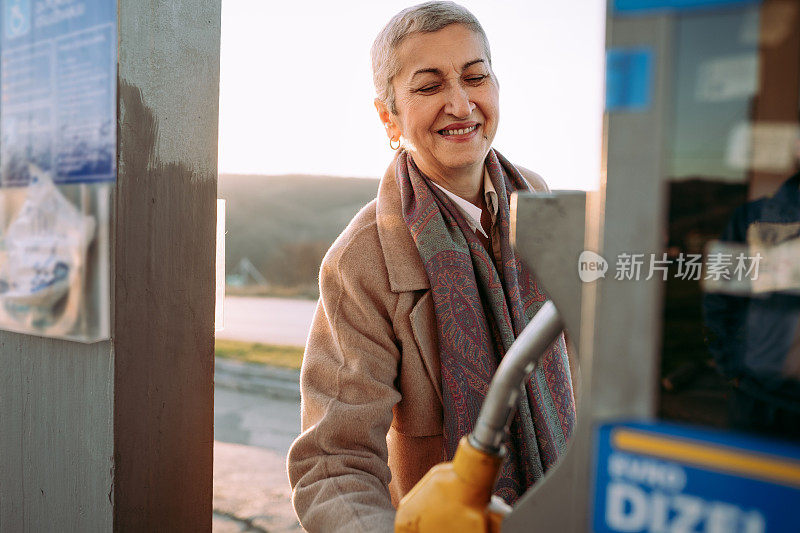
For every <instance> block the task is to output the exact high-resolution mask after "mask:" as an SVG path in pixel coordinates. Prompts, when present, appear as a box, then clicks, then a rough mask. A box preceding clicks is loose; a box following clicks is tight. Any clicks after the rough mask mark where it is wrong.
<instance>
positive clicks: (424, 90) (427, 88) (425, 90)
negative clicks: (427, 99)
mask: <svg viewBox="0 0 800 533" xmlns="http://www.w3.org/2000/svg"><path fill="white" fill-rule="evenodd" d="M438 88H439V85H426V86H425V87H422V88H421V89H417V91H418V92H421V93H432V92H434V91H435V90H436V89H438Z"/></svg>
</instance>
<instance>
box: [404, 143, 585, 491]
mask: <svg viewBox="0 0 800 533" xmlns="http://www.w3.org/2000/svg"><path fill="white" fill-rule="evenodd" d="M396 165H397V166H396V172H395V176H396V179H397V183H398V185H399V188H400V196H401V200H402V210H403V218H404V220H405V223H406V225H407V226H408V229H409V231H410V232H411V236H412V238H413V239H414V242H415V243H416V246H417V250H418V251H419V254H420V257H421V258H422V262H423V265H424V267H425V271H426V273H427V275H428V280H429V281H430V285H431V291H432V297H433V303H434V307H435V312H436V321H437V324H438V336H439V353H440V358H441V371H442V396H443V402H444V442H445V450H444V451H445V455H446V458H447V460H452V458H453V455H454V454H455V450H456V448H457V446H458V442H459V440H460V439H461V437H463V436H464V435H467V434H469V433H470V432H471V431H472V429H473V426H474V424H475V422H476V420H477V417H478V414H479V412H480V408H481V405H482V404H483V401H484V399H485V398H486V393H487V392H488V390H489V384H490V382H491V380H492V376H493V375H494V373H495V371H496V370H497V367H498V365H499V363H500V360H501V359H502V358H503V355H504V354H505V353H506V351H507V350H508V349H509V347H510V346H511V344H512V343H513V342H514V339H515V338H516V337H517V335H519V333H520V332H521V331H522V329H523V328H524V327H525V326H526V325H527V323H528V321H530V319H531V318H532V317H533V315H534V314H536V312H537V311H538V310H539V309H540V308H541V306H542V305H543V304H544V302H545V301H546V296H545V295H544V293H542V292H541V291H540V290H539V288H538V286H537V284H536V281H535V280H534V278H533V276H532V275H531V274H530V273H529V272H528V270H527V268H525V266H524V265H523V264H522V262H521V261H520V260H519V258H517V257H516V254H515V253H514V251H513V249H512V247H511V243H510V239H509V224H510V214H509V198H510V196H511V193H512V192H514V191H516V190H524V191H526V190H529V189H528V185H527V182H526V181H525V179H524V178H523V177H522V175H521V174H520V173H519V171H518V170H517V169H516V168H514V166H513V165H511V164H510V163H509V162H508V161H507V160H506V159H505V158H504V157H503V156H502V155H500V154H499V153H498V152H497V151H495V150H494V149H492V150H490V151H489V154H488V156H487V158H486V168H487V170H488V172H489V177H490V179H491V180H492V184H493V185H494V187H495V190H496V192H497V199H498V210H497V216H496V220H495V224H497V225H498V228H499V232H500V245H501V250H500V252H501V253H500V256H501V261H500V264H499V265H498V266H495V262H494V260H493V259H492V256H491V255H490V253H489V252H488V251H487V250H486V248H484V246H483V245H482V244H481V242H480V240H479V239H478V237H477V236H476V235H475V233H474V232H473V231H472V230H470V229H469V226H468V225H467V222H466V220H465V219H464V217H463V215H462V214H461V212H460V211H459V210H458V209H457V208H456V206H455V205H454V204H453V203H452V202H451V201H450V199H449V198H448V197H447V195H445V194H444V193H443V192H442V191H441V190H439V189H438V188H437V187H435V186H433V184H432V183H431V181H430V179H429V178H428V177H427V176H425V175H424V174H422V173H421V172H420V170H419V169H418V168H417V166H416V165H415V164H414V161H413V159H412V157H411V156H410V155H409V154H408V153H407V152H401V153H400V154H399V155H398V157H397V160H396ZM498 268H499V269H500V272H498ZM525 388H526V391H527V394H524V395H520V401H519V409H518V410H517V412H516V414H515V416H514V419H513V422H512V424H511V431H510V435H509V436H508V438H507V440H506V442H505V446H506V449H507V452H508V453H507V455H506V458H505V460H504V462H503V466H502V469H501V472H500V476H499V478H498V481H497V484H496V486H495V491H494V492H495V494H497V495H498V496H500V497H502V498H503V499H504V500H505V501H506V502H508V503H509V504H513V503H514V502H515V501H516V500H517V499H518V498H519V497H520V496H522V494H523V493H524V492H525V491H526V490H527V489H528V488H529V487H530V486H531V485H533V484H534V483H535V482H536V481H537V480H538V479H540V478H541V477H542V476H543V475H544V473H545V472H546V471H547V469H548V468H550V467H552V466H553V465H554V464H555V463H556V461H557V460H558V458H559V457H560V455H561V454H562V453H563V452H564V450H565V449H566V444H567V441H568V439H569V437H570V435H571V434H572V430H573V427H574V425H575V400H574V397H573V392H572V385H571V377H570V371H569V363H568V359H567V350H566V345H565V342H564V336H563V334H562V335H560V336H559V338H558V339H557V340H556V341H554V342H553V344H552V345H551V346H550V347H549V348H548V350H547V352H546V353H545V355H544V357H543V358H542V359H541V360H540V363H539V365H538V366H537V368H536V370H535V372H534V373H533V374H532V376H531V378H530V380H529V381H528V382H527V384H526V387H525Z"/></svg>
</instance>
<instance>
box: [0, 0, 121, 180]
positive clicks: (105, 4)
mask: <svg viewBox="0 0 800 533" xmlns="http://www.w3.org/2000/svg"><path fill="white" fill-rule="evenodd" d="M0 5H1V6H2V9H0V16H2V25H1V27H2V36H1V37H0V80H2V86H1V87H0V164H1V165H2V166H0V186H21V185H27V184H28V182H29V181H30V172H29V165H31V164H33V165H36V166H37V167H39V168H40V169H42V170H44V171H47V172H49V173H50V175H51V176H52V178H53V181H54V182H55V183H60V184H67V183H86V182H98V181H113V180H114V179H115V178H116V146H117V137H116V128H117V120H116V116H117V113H116V108H117V97H116V84H117V1H116V0H0Z"/></svg>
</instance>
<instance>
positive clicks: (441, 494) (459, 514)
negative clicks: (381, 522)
mask: <svg viewBox="0 0 800 533" xmlns="http://www.w3.org/2000/svg"><path fill="white" fill-rule="evenodd" d="M502 462H503V457H502V455H500V454H489V453H486V452H483V451H481V450H478V449H477V448H475V447H473V446H472V445H471V444H470V443H469V439H468V438H467V437H464V438H462V439H461V441H460V442H459V443H458V449H457V450H456V454H455V456H454V457H453V462H452V463H442V464H439V465H436V466H434V467H433V468H431V469H430V470H429V471H428V473H427V474H425V476H424V477H423V478H422V479H421V480H420V481H419V483H417V484H416V485H415V486H414V488H413V489H411V491H409V492H408V494H406V495H405V497H404V498H403V499H402V500H401V501H400V505H399V506H398V508H397V515H396V517H395V522H394V530H395V532H396V533H426V532H432V533H433V532H436V533H440V532H444V531H458V533H473V532H474V533H478V532H481V533H483V532H488V531H499V530H500V529H499V525H500V522H501V521H502V518H503V515H504V513H505V509H497V510H496V509H495V507H494V505H493V506H492V509H491V510H490V502H491V497H492V489H494V484H495V481H496V480H497V474H498V472H499V471H500V465H501V464H502Z"/></svg>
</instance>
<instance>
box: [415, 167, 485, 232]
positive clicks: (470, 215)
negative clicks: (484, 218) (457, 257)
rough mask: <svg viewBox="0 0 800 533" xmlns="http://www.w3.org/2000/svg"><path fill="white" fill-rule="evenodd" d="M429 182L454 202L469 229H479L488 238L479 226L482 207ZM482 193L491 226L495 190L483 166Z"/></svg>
mask: <svg viewBox="0 0 800 533" xmlns="http://www.w3.org/2000/svg"><path fill="white" fill-rule="evenodd" d="M431 183H433V184H434V185H436V186H437V187H438V188H439V189H440V190H441V191H442V192H443V193H445V194H446V195H447V197H448V198H450V200H451V201H452V202H453V203H454V204H455V206H456V208H457V209H458V210H459V211H460V212H461V214H462V215H464V219H465V220H466V221H467V225H468V226H469V229H471V230H472V231H473V232H475V233H477V232H478V231H480V232H481V235H483V236H484V237H486V238H487V239H488V238H489V236H488V235H487V234H486V231H484V229H483V226H481V215H482V214H483V209H481V208H480V207H478V206H477V205H475V204H473V203H472V202H468V201H467V200H464V199H463V198H461V197H460V196H458V195H457V194H454V193H452V192H450V191H448V190H447V189H445V188H444V187H442V186H441V185H439V184H438V183H434V182H433V181H431ZM483 194H484V198H485V199H486V207H487V208H488V209H489V214H491V215H492V226H494V221H495V218H496V217H497V191H495V190H494V185H492V180H491V178H489V170H488V169H487V168H486V167H483Z"/></svg>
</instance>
